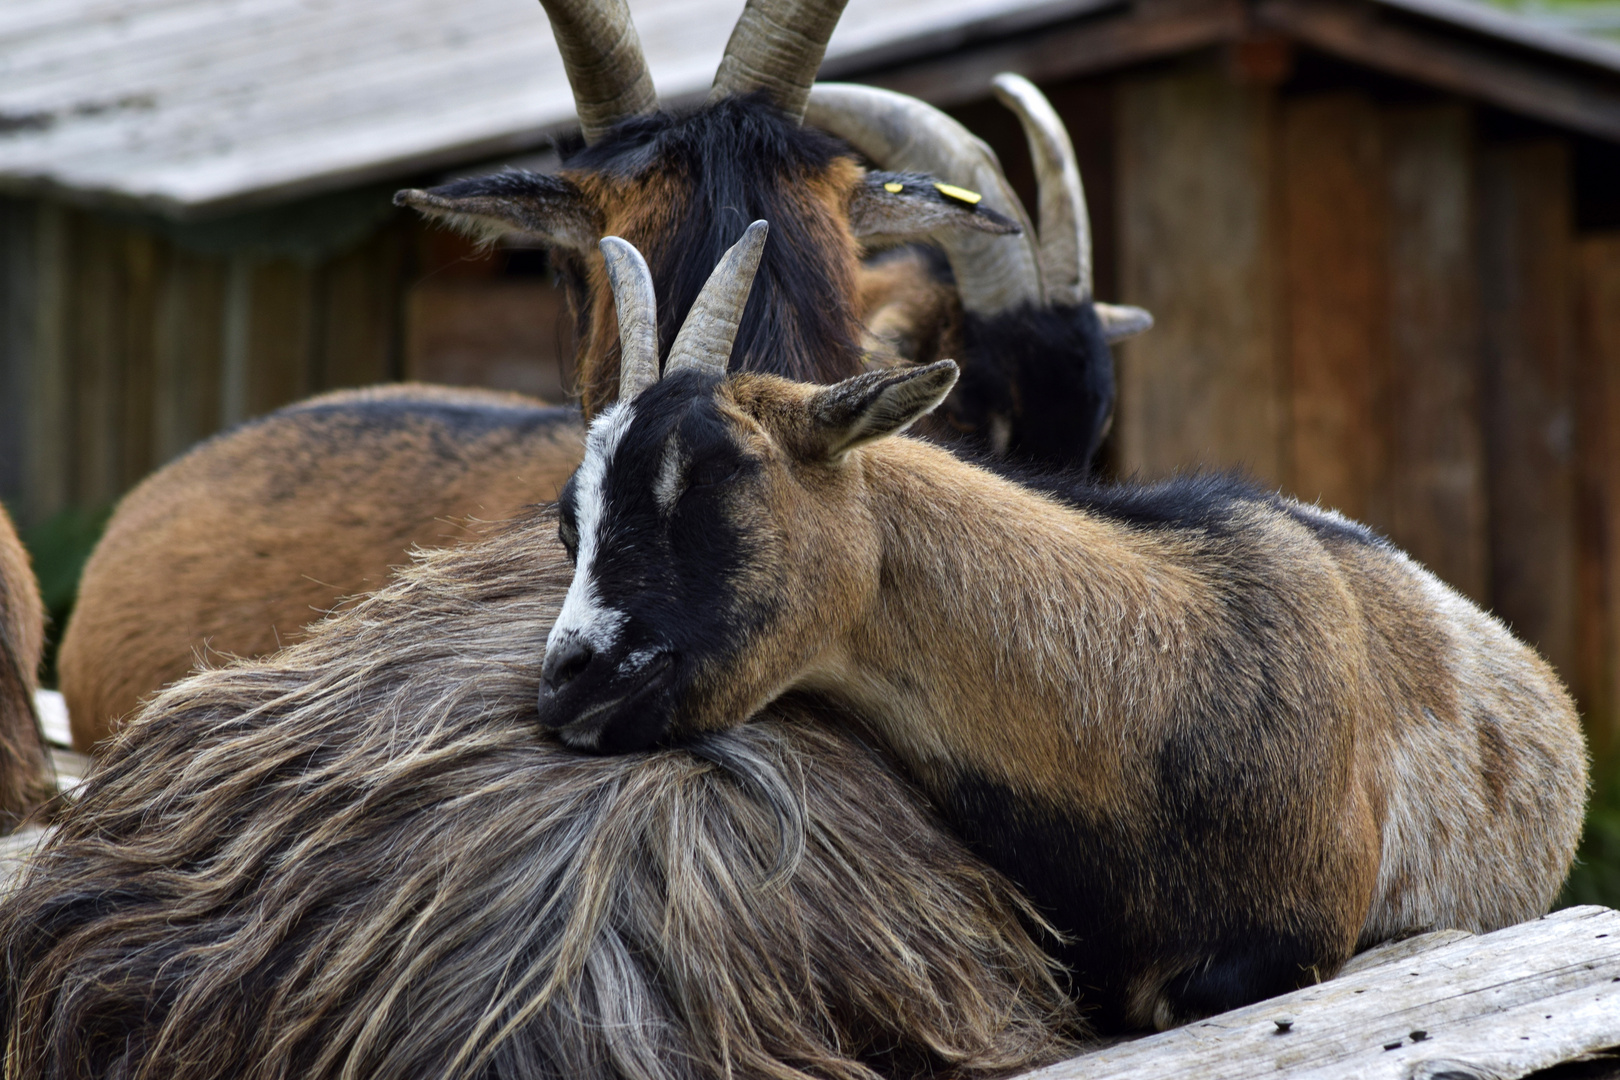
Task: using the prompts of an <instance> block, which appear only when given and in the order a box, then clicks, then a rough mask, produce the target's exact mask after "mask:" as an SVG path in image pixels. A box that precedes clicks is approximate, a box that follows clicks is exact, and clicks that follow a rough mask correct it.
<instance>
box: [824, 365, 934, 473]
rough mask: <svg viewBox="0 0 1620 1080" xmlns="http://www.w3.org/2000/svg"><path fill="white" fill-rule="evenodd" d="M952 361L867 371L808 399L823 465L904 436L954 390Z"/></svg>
mask: <svg viewBox="0 0 1620 1080" xmlns="http://www.w3.org/2000/svg"><path fill="white" fill-rule="evenodd" d="M957 374H958V369H957V367H956V361H954V360H941V361H939V362H938V363H934V364H928V365H925V366H923V367H915V368H901V369H899V370H890V371H870V372H867V373H866V374H865V375H857V376H855V377H854V378H853V379H845V380H844V381H843V382H841V383H835V384H833V385H832V386H829V387H827V388H826V389H824V390H818V391H816V393H815V394H814V395H813V396H812V397H811V399H810V425H811V429H812V430H813V432H814V438H815V441H816V448H817V450H818V451H819V452H820V453H821V455H822V456H824V457H825V458H827V459H828V460H835V459H837V458H839V457H841V456H842V455H843V454H845V453H847V452H848V451H850V450H852V449H854V448H855V447H857V446H859V445H861V444H862V443H867V442H871V441H872V440H874V439H881V438H883V437H884V436H886V435H894V434H896V433H898V432H901V431H904V430H905V429H906V428H907V427H909V426H910V425H911V424H912V423H913V422H915V421H916V420H917V419H918V418H919V417H921V416H924V415H925V414H927V413H929V412H931V411H933V408H934V406H936V405H938V404H939V403H940V402H941V401H944V400H945V395H946V394H948V393H950V392H951V387H953V386H955V385H956V376H957Z"/></svg>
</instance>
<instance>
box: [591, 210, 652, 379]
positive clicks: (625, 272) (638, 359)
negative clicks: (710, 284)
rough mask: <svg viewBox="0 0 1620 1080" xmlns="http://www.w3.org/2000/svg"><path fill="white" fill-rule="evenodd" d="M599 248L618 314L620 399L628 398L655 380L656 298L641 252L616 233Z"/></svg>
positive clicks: (605, 237) (606, 237)
mask: <svg viewBox="0 0 1620 1080" xmlns="http://www.w3.org/2000/svg"><path fill="white" fill-rule="evenodd" d="M600 247H601V248H602V259H603V261H604V262H606V263H607V276H608V284H609V285H611V286H612V287H613V306H614V308H615V309H616V310H617V311H618V313H619V400H620V401H629V400H630V399H631V398H633V397H635V396H636V395H637V394H639V393H641V392H642V391H643V390H645V389H647V387H649V386H651V385H652V384H653V383H655V382H657V381H658V300H657V297H656V296H655V295H654V293H653V279H652V271H651V270H649V269H647V260H646V259H643V258H642V257H641V252H639V251H637V250H636V249H635V247H634V246H632V245H631V244H630V243H629V242H627V241H625V240H622V239H620V238H619V237H617V236H604V237H603V238H602V242H601V244H600Z"/></svg>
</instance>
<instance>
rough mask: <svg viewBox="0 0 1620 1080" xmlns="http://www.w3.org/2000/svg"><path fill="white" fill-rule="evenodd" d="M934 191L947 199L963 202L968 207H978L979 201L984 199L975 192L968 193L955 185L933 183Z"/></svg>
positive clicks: (965, 189)
mask: <svg viewBox="0 0 1620 1080" xmlns="http://www.w3.org/2000/svg"><path fill="white" fill-rule="evenodd" d="M934 190H935V191H938V192H939V193H940V194H941V195H943V196H945V197H946V198H947V199H955V200H956V201H957V202H965V203H967V204H968V205H969V206H977V205H979V200H980V199H983V198H984V196H983V195H980V194H979V193H978V192H977V191H969V190H968V189H967V188H959V187H957V186H956V185H955V184H941V183H938V182H935V184H934Z"/></svg>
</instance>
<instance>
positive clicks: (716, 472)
mask: <svg viewBox="0 0 1620 1080" xmlns="http://www.w3.org/2000/svg"><path fill="white" fill-rule="evenodd" d="M742 470H743V467H742V463H741V462H739V461H705V462H703V463H701V464H699V465H697V466H696V467H694V468H693V469H692V471H691V472H690V473H688V474H687V480H686V490H687V491H695V490H698V489H700V488H711V487H718V486H719V485H721V484H727V483H730V482H731V481H733V480H735V479H736V478H737V477H738V475H739V474H741V472H742ZM683 494H684V493H683Z"/></svg>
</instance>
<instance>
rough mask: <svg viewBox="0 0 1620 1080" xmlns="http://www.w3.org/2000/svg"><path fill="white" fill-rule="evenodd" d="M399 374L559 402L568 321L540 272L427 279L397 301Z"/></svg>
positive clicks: (566, 368)
mask: <svg viewBox="0 0 1620 1080" xmlns="http://www.w3.org/2000/svg"><path fill="white" fill-rule="evenodd" d="M405 326H406V330H405V375H406V378H409V379H416V380H420V381H423V382H436V383H448V384H450V385H452V386H487V387H492V388H494V389H497V390H516V391H518V392H520V393H524V394H530V395H532V396H534V397H539V398H543V399H545V400H547V401H551V402H562V401H565V400H567V393H568V390H569V381H570V369H571V366H572V363H571V361H572V353H573V324H572V319H571V318H570V316H569V314H568V306H567V302H566V298H565V297H564V296H563V293H562V291H561V290H560V289H557V288H554V287H553V286H552V285H551V284H550V283H548V282H547V281H546V280H545V279H544V278H513V279H507V280H502V281H477V280H470V279H454V278H452V279H449V280H444V281H440V280H433V279H430V280H428V281H425V282H422V283H420V284H419V285H417V286H416V287H415V288H413V289H412V290H411V291H410V293H409V294H408V297H407V299H406V305H405Z"/></svg>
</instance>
